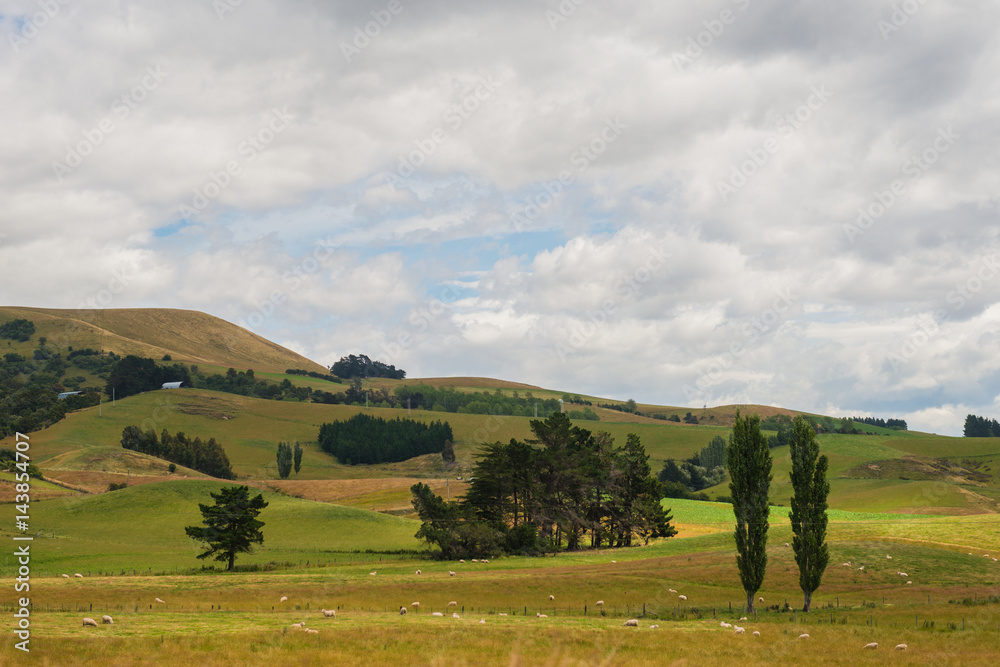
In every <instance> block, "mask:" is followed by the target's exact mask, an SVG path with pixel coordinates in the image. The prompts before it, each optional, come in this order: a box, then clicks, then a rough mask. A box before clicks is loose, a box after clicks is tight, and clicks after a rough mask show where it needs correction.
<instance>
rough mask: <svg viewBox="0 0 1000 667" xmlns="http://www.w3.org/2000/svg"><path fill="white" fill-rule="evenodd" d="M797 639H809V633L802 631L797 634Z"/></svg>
mask: <svg viewBox="0 0 1000 667" xmlns="http://www.w3.org/2000/svg"><path fill="white" fill-rule="evenodd" d="M799 639H809V635H808V634H807V633H805V632H803V633H802V634H801V635H799Z"/></svg>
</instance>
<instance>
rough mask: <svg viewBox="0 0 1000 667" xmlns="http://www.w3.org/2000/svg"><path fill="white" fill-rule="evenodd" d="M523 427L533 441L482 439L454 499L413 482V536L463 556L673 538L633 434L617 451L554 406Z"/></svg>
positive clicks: (442, 553)
mask: <svg viewBox="0 0 1000 667" xmlns="http://www.w3.org/2000/svg"><path fill="white" fill-rule="evenodd" d="M531 430H532V433H533V434H534V435H535V439H532V440H528V441H523V442H522V441H518V440H514V439H512V440H511V441H510V442H509V443H500V442H496V443H492V444H484V445H483V447H482V449H481V451H480V455H481V456H480V458H479V460H478V461H477V462H476V465H475V467H474V469H473V475H472V477H471V479H472V481H471V483H470V485H469V489H468V491H467V492H466V494H465V497H464V498H463V499H462V500H460V501H451V502H448V501H445V500H443V499H442V498H441V497H440V496H437V495H436V494H434V493H433V492H432V491H431V489H430V487H428V486H427V485H425V484H415V485H414V486H413V487H412V488H411V492H412V493H413V506H414V509H415V510H416V511H417V514H418V515H419V517H420V520H421V527H420V530H419V531H418V532H417V537H418V538H421V539H423V540H425V541H427V542H428V544H431V545H435V546H437V547H438V548H439V549H440V552H439V555H440V557H442V558H467V557H472V556H475V557H480V556H490V555H496V554H498V553H527V554H534V553H541V552H545V551H555V550H560V549H563V548H565V549H567V550H576V549H580V548H583V546H584V545H585V543H589V546H590V547H593V548H600V547H602V546H609V547H625V546H630V545H632V544H633V540H634V539H635V538H636V537H638V538H640V539H642V540H645V541H648V540H649V539H650V538H654V537H671V536H673V535H675V534H676V530H674V528H673V527H672V526H671V525H670V521H671V517H670V514H669V510H664V509H663V507H662V505H661V504H660V500H661V498H662V497H663V496H662V492H661V491H662V490H661V487H660V484H659V482H657V480H656V479H655V478H654V477H653V476H652V475H651V474H650V472H651V471H650V467H649V456H647V455H646V451H645V448H644V447H643V446H642V444H641V442H640V441H639V437H638V436H636V435H634V434H630V435H629V436H628V440H627V442H626V444H625V445H624V446H623V447H615V446H614V440H613V439H612V438H611V436H610V435H608V434H607V433H598V434H593V433H591V432H590V431H588V430H585V429H582V428H580V427H577V426H573V425H572V423H571V422H570V420H569V418H568V417H567V416H566V415H565V414H563V413H560V412H554V413H552V415H551V416H550V417H549V418H547V419H546V420H544V421H541V420H537V419H536V420H532V421H531Z"/></svg>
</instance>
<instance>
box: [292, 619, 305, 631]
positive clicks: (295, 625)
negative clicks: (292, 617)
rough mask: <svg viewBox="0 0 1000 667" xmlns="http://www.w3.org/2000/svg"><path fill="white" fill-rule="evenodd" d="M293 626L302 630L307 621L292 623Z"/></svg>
mask: <svg viewBox="0 0 1000 667" xmlns="http://www.w3.org/2000/svg"><path fill="white" fill-rule="evenodd" d="M292 627H293V628H295V629H296V630H302V629H303V628H305V627H306V622H305V621H299V622H298V623H292Z"/></svg>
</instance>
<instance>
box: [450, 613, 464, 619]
mask: <svg viewBox="0 0 1000 667" xmlns="http://www.w3.org/2000/svg"><path fill="white" fill-rule="evenodd" d="M451 617H452V618H462V617H461V616H459V615H458V614H457V613H455V612H452V614H451Z"/></svg>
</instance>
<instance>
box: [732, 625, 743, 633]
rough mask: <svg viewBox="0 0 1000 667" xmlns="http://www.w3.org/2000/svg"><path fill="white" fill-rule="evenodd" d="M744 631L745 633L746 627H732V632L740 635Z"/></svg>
mask: <svg viewBox="0 0 1000 667" xmlns="http://www.w3.org/2000/svg"><path fill="white" fill-rule="evenodd" d="M745 633H746V628H741V627H740V626H738V625H737V626H736V627H734V628H733V634H736V635H742V634H745Z"/></svg>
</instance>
